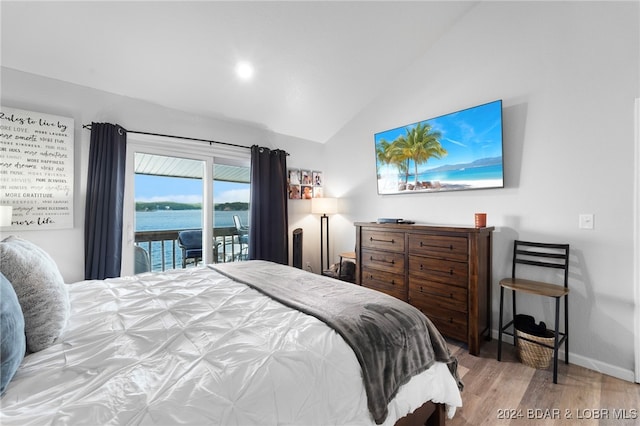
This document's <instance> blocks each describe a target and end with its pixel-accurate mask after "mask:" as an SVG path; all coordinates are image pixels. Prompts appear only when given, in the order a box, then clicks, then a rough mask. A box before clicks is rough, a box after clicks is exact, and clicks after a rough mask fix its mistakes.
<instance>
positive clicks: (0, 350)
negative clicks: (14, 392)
mask: <svg viewBox="0 0 640 426" xmlns="http://www.w3.org/2000/svg"><path fill="white" fill-rule="evenodd" d="M26 350H27V346H26V342H25V337H24V316H23V315H22V309H20V303H18V296H16V292H15V291H14V290H13V287H12V286H11V283H10V282H9V280H7V278H6V277H5V276H4V275H2V273H1V272H0V360H2V368H1V371H0V395H1V394H3V393H4V390H5V389H6V388H7V385H8V384H9V382H10V381H11V379H13V375H14V374H16V371H18V367H20V363H21V362H22V359H23V358H24V353H25V351H26Z"/></svg>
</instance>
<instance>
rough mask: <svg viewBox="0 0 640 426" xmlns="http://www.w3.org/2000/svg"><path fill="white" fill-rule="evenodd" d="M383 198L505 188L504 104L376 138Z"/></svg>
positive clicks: (377, 168)
mask: <svg viewBox="0 0 640 426" xmlns="http://www.w3.org/2000/svg"><path fill="white" fill-rule="evenodd" d="M374 139H375V148H376V172H377V180H378V193H379V194H398V193H407V192H436V191H458V190H467V189H483V188H502V187H503V186H504V173H503V162H502V101H495V102H490V103H487V104H483V105H478V106H475V107H472V108H468V109H464V110H461V111H457V112H453V113H450V114H446V115H442V116H440V117H436V118H431V119H428V120H424V121H421V122H418V123H414V124H410V125H407V126H403V127H398V128H395V129H391V130H386V131H384V132H380V133H376V134H375V136H374Z"/></svg>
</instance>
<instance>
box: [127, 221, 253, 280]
mask: <svg viewBox="0 0 640 426" xmlns="http://www.w3.org/2000/svg"><path fill="white" fill-rule="evenodd" d="M180 231H185V229H170V230H164V231H138V232H136V233H135V243H136V245H138V246H140V247H142V248H144V249H145V250H146V251H147V253H149V258H150V259H151V270H152V271H166V270H167V269H175V268H182V249H181V248H180V246H179V245H178V233H179V232H180ZM213 239H214V244H212V246H213V247H214V253H213V257H214V259H213V261H214V262H215V263H222V262H235V261H238V260H245V259H246V258H247V250H248V247H247V244H242V243H240V241H239V239H238V231H237V230H236V228H235V227H228V228H213ZM192 265H195V262H189V263H187V266H192Z"/></svg>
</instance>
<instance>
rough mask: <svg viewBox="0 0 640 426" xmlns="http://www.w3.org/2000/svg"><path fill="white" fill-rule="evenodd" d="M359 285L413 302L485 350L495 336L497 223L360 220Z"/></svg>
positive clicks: (446, 331)
mask: <svg viewBox="0 0 640 426" xmlns="http://www.w3.org/2000/svg"><path fill="white" fill-rule="evenodd" d="M355 226H356V265H357V268H356V283H357V284H360V285H363V286H365V287H369V288H372V289H376V290H379V291H382V292H385V293H387V294H390V295H392V296H395V297H397V298H398V299H402V300H404V301H406V302H409V303H410V304H412V305H413V306H415V307H416V308H418V309H420V310H421V311H422V312H423V313H424V314H425V315H427V316H428V317H429V318H430V319H431V321H433V323H434V324H435V325H436V327H438V329H439V330H440V332H441V333H442V334H443V335H444V336H447V337H451V338H454V339H457V340H460V341H463V342H465V343H467V345H468V347H469V353H471V354H472V355H478V354H479V353H480V341H481V337H482V336H485V337H486V339H487V340H489V339H490V338H491V238H492V232H493V229H494V228H493V227H487V228H466V227H448V226H425V225H408V224H377V223H370V222H358V223H356V224H355Z"/></svg>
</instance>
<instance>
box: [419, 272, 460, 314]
mask: <svg viewBox="0 0 640 426" xmlns="http://www.w3.org/2000/svg"><path fill="white" fill-rule="evenodd" d="M409 303H411V304H416V305H421V306H429V305H430V304H432V305H434V306H438V307H442V308H445V309H452V310H454V311H458V312H464V313H466V312H467V289H466V288H462V287H456V286H453V285H447V284H442V283H437V282H429V281H424V280H421V279H416V278H414V277H409Z"/></svg>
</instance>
